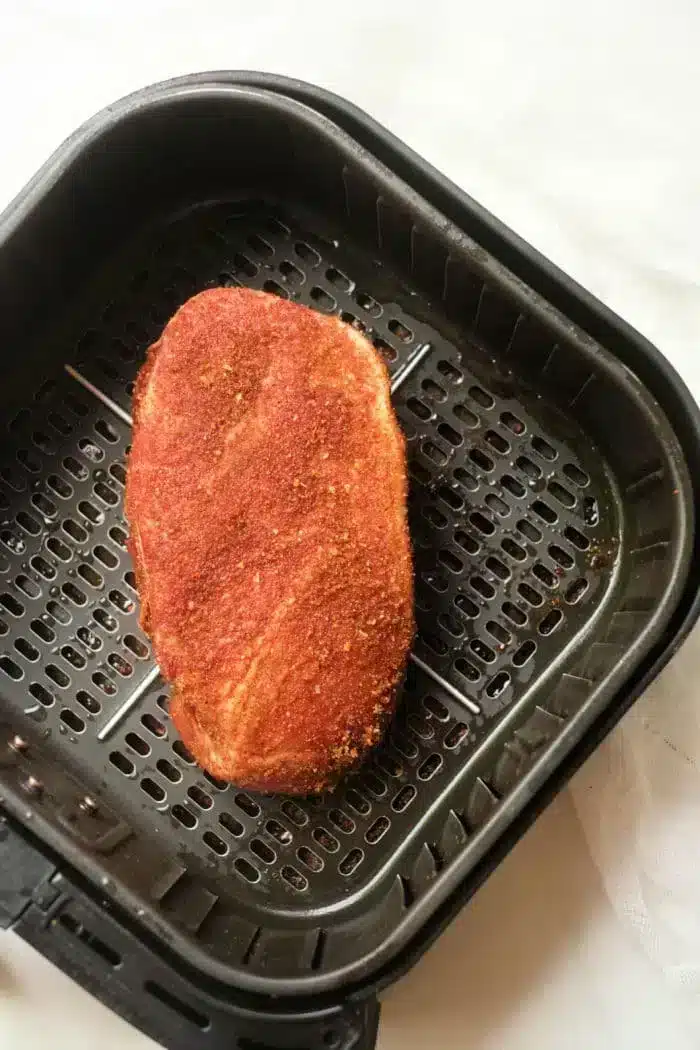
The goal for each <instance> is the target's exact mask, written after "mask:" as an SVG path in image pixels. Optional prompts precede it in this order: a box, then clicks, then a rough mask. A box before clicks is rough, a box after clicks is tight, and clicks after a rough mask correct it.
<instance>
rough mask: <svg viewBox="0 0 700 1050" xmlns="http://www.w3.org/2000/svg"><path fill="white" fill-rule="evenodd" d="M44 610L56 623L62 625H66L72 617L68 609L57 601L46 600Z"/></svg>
mask: <svg viewBox="0 0 700 1050" xmlns="http://www.w3.org/2000/svg"><path fill="white" fill-rule="evenodd" d="M46 611H47V613H48V614H49V616H52V617H53V618H54V620H56V621H57V622H58V623H61V624H63V626H64V627H66V626H67V625H68V624H69V623H70V622H71V620H72V619H73V617H72V616H71V614H70V612H69V611H68V609H66V608H64V606H63V605H61V604H60V603H59V602H54V601H51V602H47V603H46Z"/></svg>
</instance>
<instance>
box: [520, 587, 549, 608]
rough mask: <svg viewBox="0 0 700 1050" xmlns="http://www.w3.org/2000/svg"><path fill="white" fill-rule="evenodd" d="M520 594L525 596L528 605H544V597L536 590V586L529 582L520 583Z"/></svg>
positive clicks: (522, 596)
mask: <svg viewBox="0 0 700 1050" xmlns="http://www.w3.org/2000/svg"><path fill="white" fill-rule="evenodd" d="M518 594H519V595H520V596H521V598H524V599H525V601H526V602H527V603H528V605H532V606H535V607H537V606H538V605H542V602H543V601H544V598H543V597H542V595H541V594H540V592H539V591H536V590H535V588H534V587H531V586H530V584H529V583H521V584H519V585H518Z"/></svg>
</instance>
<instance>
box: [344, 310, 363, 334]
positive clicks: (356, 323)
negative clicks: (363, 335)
mask: <svg viewBox="0 0 700 1050" xmlns="http://www.w3.org/2000/svg"><path fill="white" fill-rule="evenodd" d="M340 320H341V321H342V322H343V324H347V325H350V327H351V328H354V329H355V331H356V332H366V331H367V329H366V327H365V325H364V324H363V323H362V321H360V320H358V318H357V317H355V315H354V314H351V313H350V311H349V310H341V311H340Z"/></svg>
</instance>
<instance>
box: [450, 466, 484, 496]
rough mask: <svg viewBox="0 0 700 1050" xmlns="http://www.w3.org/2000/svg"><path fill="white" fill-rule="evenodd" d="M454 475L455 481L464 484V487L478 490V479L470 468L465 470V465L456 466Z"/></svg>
mask: <svg viewBox="0 0 700 1050" xmlns="http://www.w3.org/2000/svg"><path fill="white" fill-rule="evenodd" d="M453 476H454V479H455V481H457V482H458V483H459V484H460V485H462V486H464V488H465V489H468V490H469V491H470V492H476V490H477V489H478V487H479V482H478V481H477V479H476V478H475V477H474V475H473V474H470V473H469V471H468V470H465V469H464V467H455V469H454V471H453Z"/></svg>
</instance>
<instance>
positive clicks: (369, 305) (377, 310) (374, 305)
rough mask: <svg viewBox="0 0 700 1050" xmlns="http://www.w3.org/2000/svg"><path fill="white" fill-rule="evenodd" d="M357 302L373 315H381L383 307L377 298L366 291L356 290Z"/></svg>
mask: <svg viewBox="0 0 700 1050" xmlns="http://www.w3.org/2000/svg"><path fill="white" fill-rule="evenodd" d="M355 302H356V303H357V305H358V306H359V307H360V308H361V309H362V310H365V311H366V312H367V313H368V314H370V316H371V317H380V316H381V313H382V308H381V306H380V305H379V303H378V302H377V300H376V299H373V298H372V296H371V295H368V294H367V293H366V292H356V294H355Z"/></svg>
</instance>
